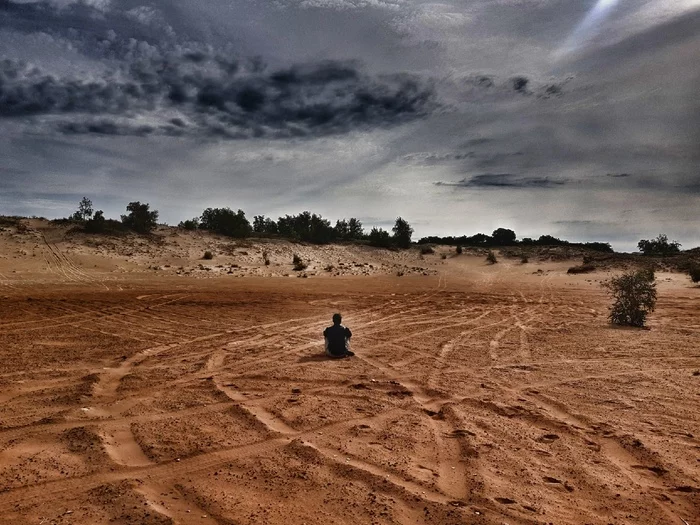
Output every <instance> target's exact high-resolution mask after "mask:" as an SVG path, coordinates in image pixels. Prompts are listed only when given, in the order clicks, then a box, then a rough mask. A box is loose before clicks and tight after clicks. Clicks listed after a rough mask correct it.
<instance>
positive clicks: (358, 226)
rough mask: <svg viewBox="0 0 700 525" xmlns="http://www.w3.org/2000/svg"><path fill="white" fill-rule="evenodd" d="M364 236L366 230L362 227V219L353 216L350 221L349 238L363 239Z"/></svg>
mask: <svg viewBox="0 0 700 525" xmlns="http://www.w3.org/2000/svg"><path fill="white" fill-rule="evenodd" d="M364 236H365V231H364V230H363V229H362V223H361V222H360V220H359V219H356V218H355V217H351V218H350V220H349V221H348V239H362V237H364Z"/></svg>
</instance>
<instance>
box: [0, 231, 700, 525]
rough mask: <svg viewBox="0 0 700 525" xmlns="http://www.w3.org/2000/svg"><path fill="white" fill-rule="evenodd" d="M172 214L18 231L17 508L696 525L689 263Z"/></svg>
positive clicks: (7, 508)
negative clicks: (536, 254)
mask: <svg viewBox="0 0 700 525" xmlns="http://www.w3.org/2000/svg"><path fill="white" fill-rule="evenodd" d="M169 231H170V232H171V233H169V234H168V235H169V240H168V241H167V242H162V243H160V244H159V243H154V242H153V241H152V240H150V241H149V240H139V238H136V237H132V238H130V239H128V240H124V239H117V240H114V239H110V238H104V239H99V240H95V239H91V240H86V239H82V238H73V237H70V236H68V235H66V232H65V231H64V230H61V229H60V228H55V227H49V226H48V225H47V224H45V223H43V222H41V221H26V224H24V226H22V227H21V228H18V227H17V225H12V226H7V227H5V228H3V231H2V232H0V256H1V257H0V297H1V298H2V301H0V357H1V359H0V401H1V403H0V523H3V524H4V523H8V524H10V523H12V524H21V525H23V524H81V525H82V524H85V525H88V524H102V523H104V524H107V523H109V524H183V525H216V524H219V525H224V524H241V525H243V524H245V525H248V524H250V525H252V524H282V523H283V524H285V525H291V524H308V525H311V524H328V523H337V524H388V523H401V524H416V523H425V524H445V525H450V524H498V525H502V524H509V525H514V524H595V525H598V524H601V525H606V524H615V525H618V524H619V525H621V524H650V525H651V524H678V525H683V524H684V523H685V524H686V525H697V524H698V523H700V521H699V520H700V412H699V411H698V406H700V289H698V287H696V286H694V285H692V283H691V282H690V280H689V279H688V278H687V277H686V276H684V275H681V274H678V273H659V274H658V275H657V278H658V281H659V303H658V305H657V310H656V312H655V313H654V314H653V315H652V316H651V318H650V321H649V329H646V330H642V329H623V328H613V327H611V326H610V325H609V324H608V322H607V318H606V316H607V307H608V305H609V299H608V298H607V297H606V296H605V294H604V290H603V289H602V288H601V287H600V286H599V283H600V281H601V280H603V279H605V278H607V277H609V275H611V274H612V272H614V270H601V271H599V272H596V273H592V274H585V275H567V274H566V269H567V268H568V267H569V266H571V265H572V264H573V263H572V261H559V262H557V261H551V260H542V261H540V260H531V261H530V262H529V263H527V264H521V263H520V261H518V260H510V259H505V258H501V259H500V261H499V263H498V264H495V265H486V264H485V263H484V259H483V257H481V256H479V255H468V254H465V255H460V256H454V255H453V252H450V253H449V256H447V254H448V251H449V249H448V248H444V249H443V250H441V249H440V248H438V249H436V253H434V254H429V255H426V254H424V255H421V254H420V252H419V251H418V250H416V249H413V250H408V251H404V252H390V251H386V250H374V249H369V248H364V247H347V246H345V247H344V246H329V247H309V246H294V245H291V244H289V243H272V242H269V243H262V244H261V243H256V242H252V241H250V242H248V243H246V244H242V243H238V244H236V243H234V242H232V241H230V240H225V239H221V238H216V237H213V236H209V237H208V236H198V234H182V233H177V231H175V230H174V229H172V230H169ZM204 249H213V250H214V251H215V252H216V256H215V257H214V259H213V260H211V261H202V260H200V259H201V254H202V251H203V250H204ZM262 251H267V252H268V253H269V254H270V259H271V263H272V264H270V265H264V264H263V263H262V258H261V256H260V254H261V252H262ZM292 252H299V253H301V254H302V256H303V257H304V258H305V259H306V260H308V261H309V262H310V264H309V268H308V270H307V272H306V275H307V276H308V278H305V279H304V278H297V276H298V275H299V273H298V272H294V271H292V270H291V254H292ZM443 253H444V254H445V255H446V258H445V259H443V258H442V254H443ZM341 263H342V265H341ZM398 273H401V274H403V275H402V276H400V277H399V276H398V275H397V274H398ZM285 276H286V277H285ZM336 311H339V312H341V313H342V314H343V316H344V323H345V324H347V325H348V326H349V327H350V328H351V329H352V330H353V332H354V334H355V335H354V337H353V340H352V347H353V350H354V351H355V352H356V354H357V355H356V357H354V358H350V359H343V360H328V359H326V358H325V357H324V356H323V338H322V336H321V332H322V330H323V328H324V327H325V326H327V325H329V324H330V318H331V315H332V314H333V313H334V312H336Z"/></svg>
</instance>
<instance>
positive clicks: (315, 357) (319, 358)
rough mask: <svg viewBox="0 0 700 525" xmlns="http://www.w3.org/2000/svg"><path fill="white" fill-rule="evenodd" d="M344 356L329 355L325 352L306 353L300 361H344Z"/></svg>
mask: <svg viewBox="0 0 700 525" xmlns="http://www.w3.org/2000/svg"><path fill="white" fill-rule="evenodd" d="M343 359H345V358H343V357H328V356H327V355H325V354H314V355H305V356H303V357H300V358H299V361H298V362H299V363H316V362H318V361H343Z"/></svg>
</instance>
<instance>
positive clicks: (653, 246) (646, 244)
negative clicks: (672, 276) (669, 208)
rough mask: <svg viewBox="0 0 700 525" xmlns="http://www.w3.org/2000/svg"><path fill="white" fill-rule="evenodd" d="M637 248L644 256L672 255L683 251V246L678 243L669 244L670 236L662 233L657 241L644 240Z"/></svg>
mask: <svg viewBox="0 0 700 525" xmlns="http://www.w3.org/2000/svg"><path fill="white" fill-rule="evenodd" d="M637 248H639V251H640V252H642V253H643V254H644V255H672V254H674V253H679V252H680V251H681V250H680V248H681V244H680V243H679V242H676V241H671V242H669V240H668V236H667V235H666V234H665V233H661V234H659V236H658V237H656V239H651V240H645V239H642V240H641V241H639V242H638V243H637Z"/></svg>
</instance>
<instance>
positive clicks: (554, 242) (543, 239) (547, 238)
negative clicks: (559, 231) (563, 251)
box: [536, 235, 569, 246]
mask: <svg viewBox="0 0 700 525" xmlns="http://www.w3.org/2000/svg"><path fill="white" fill-rule="evenodd" d="M536 244H539V245H540V246H566V245H567V244H569V241H564V240H562V239H558V238H557V237H552V236H551V235H540V237H539V239H537V241H536Z"/></svg>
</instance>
